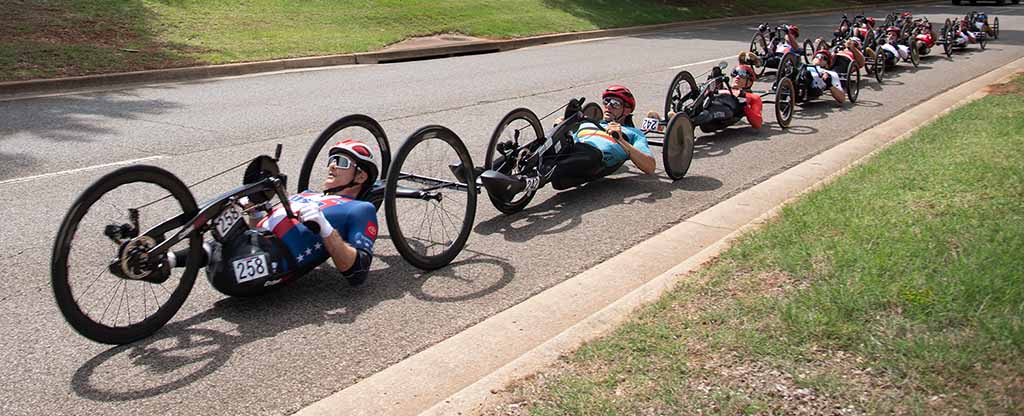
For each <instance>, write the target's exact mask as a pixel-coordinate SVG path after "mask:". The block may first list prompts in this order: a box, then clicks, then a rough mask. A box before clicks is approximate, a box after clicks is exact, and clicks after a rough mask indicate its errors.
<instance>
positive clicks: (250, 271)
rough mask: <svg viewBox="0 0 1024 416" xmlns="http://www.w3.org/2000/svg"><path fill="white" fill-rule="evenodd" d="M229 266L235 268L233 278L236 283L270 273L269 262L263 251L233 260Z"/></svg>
mask: <svg viewBox="0 0 1024 416" xmlns="http://www.w3.org/2000/svg"><path fill="white" fill-rule="evenodd" d="M231 267H232V268H234V269H235V280H236V281H238V283H245V282H248V281H250V280H254V279H259V278H261V277H265V276H267V275H269V274H270V263H269V262H268V261H267V255H266V254H265V253H260V254H257V255H255V256H249V257H245V258H241V259H238V260H235V261H233V262H231Z"/></svg>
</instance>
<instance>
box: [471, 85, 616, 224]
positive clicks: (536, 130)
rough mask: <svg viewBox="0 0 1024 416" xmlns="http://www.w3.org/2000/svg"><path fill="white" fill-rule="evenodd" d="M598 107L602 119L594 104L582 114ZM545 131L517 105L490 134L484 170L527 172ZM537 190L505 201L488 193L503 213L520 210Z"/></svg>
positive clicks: (526, 111) (527, 112) (526, 110)
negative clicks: (530, 158) (526, 163)
mask: <svg viewBox="0 0 1024 416" xmlns="http://www.w3.org/2000/svg"><path fill="white" fill-rule="evenodd" d="M591 104H593V107H598V111H601V115H600V116H598V119H601V118H602V117H603V115H604V111H603V110H601V108H600V106H598V105H597V104H594V103H588V104H587V105H586V106H584V107H583V114H585V115H587V117H588V118H589V117H590V115H588V111H589V112H593V107H591ZM543 138H544V130H543V129H542V128H541V126H540V120H539V119H538V118H537V114H534V112H533V111H530V110H529V109H526V108H517V109H515V110H512V111H510V112H509V113H508V114H506V115H505V117H503V118H502V119H501V121H500V122H498V126H497V127H495V128H494V133H493V134H491V140H490V141H489V142H488V143H487V153H486V154H485V156H484V170H496V171H498V172H501V173H504V174H506V175H509V176H515V175H521V174H524V173H526V171H527V169H529V167H528V166H526V165H525V162H526V159H527V158H529V156H531V155H532V152H533V151H534V150H536V149H535V147H536V146H537V145H538V144H540V143H541V142H542V140H543ZM536 193H537V191H524V192H520V193H519V194H516V195H515V196H514V197H513V198H512V199H510V200H505V199H502V198H501V197H500V196H498V195H494V194H491V193H490V192H488V193H487V196H488V198H490V199H491V203H492V204H494V208H496V209H497V210H498V211H501V212H502V213H505V214H514V213H516V212H519V211H522V210H523V209H524V208H526V206H527V205H529V204H530V200H532V199H533V196H534V195H535V194H536Z"/></svg>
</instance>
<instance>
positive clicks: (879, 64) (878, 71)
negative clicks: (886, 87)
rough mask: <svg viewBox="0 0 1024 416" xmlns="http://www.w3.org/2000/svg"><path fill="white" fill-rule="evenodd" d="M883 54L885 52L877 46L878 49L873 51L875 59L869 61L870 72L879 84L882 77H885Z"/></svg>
mask: <svg viewBox="0 0 1024 416" xmlns="http://www.w3.org/2000/svg"><path fill="white" fill-rule="evenodd" d="M884 54H885V52H883V51H882V50H881V48H879V50H878V51H876V52H875V59H873V60H872V61H871V73H872V74H874V76H875V81H878V83H879V84H881V83H882V78H884V77H885V56H884Z"/></svg>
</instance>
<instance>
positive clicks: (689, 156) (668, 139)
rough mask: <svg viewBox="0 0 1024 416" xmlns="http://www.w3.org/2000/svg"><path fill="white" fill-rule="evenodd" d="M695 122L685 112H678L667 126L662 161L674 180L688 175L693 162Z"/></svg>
mask: <svg viewBox="0 0 1024 416" xmlns="http://www.w3.org/2000/svg"><path fill="white" fill-rule="evenodd" d="M694 140H695V139H694V134H693V122H691V121H690V118H689V117H687V116H686V114H685V113H676V115H674V116H672V119H671V120H669V121H668V125H667V126H666V127H665V145H664V146H663V147H662V149H661V162H662V164H663V165H664V166H665V173H667V174H668V177H670V178H672V180H679V179H682V178H683V177H684V176H686V172H687V171H688V170H690V163H691V162H693V145H694Z"/></svg>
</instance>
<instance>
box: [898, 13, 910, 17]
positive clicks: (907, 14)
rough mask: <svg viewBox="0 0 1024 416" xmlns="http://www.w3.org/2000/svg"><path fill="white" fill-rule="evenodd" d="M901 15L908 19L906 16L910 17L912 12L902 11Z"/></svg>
mask: <svg viewBox="0 0 1024 416" xmlns="http://www.w3.org/2000/svg"><path fill="white" fill-rule="evenodd" d="M900 17H902V18H904V19H906V18H908V17H910V12H903V13H900Z"/></svg>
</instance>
